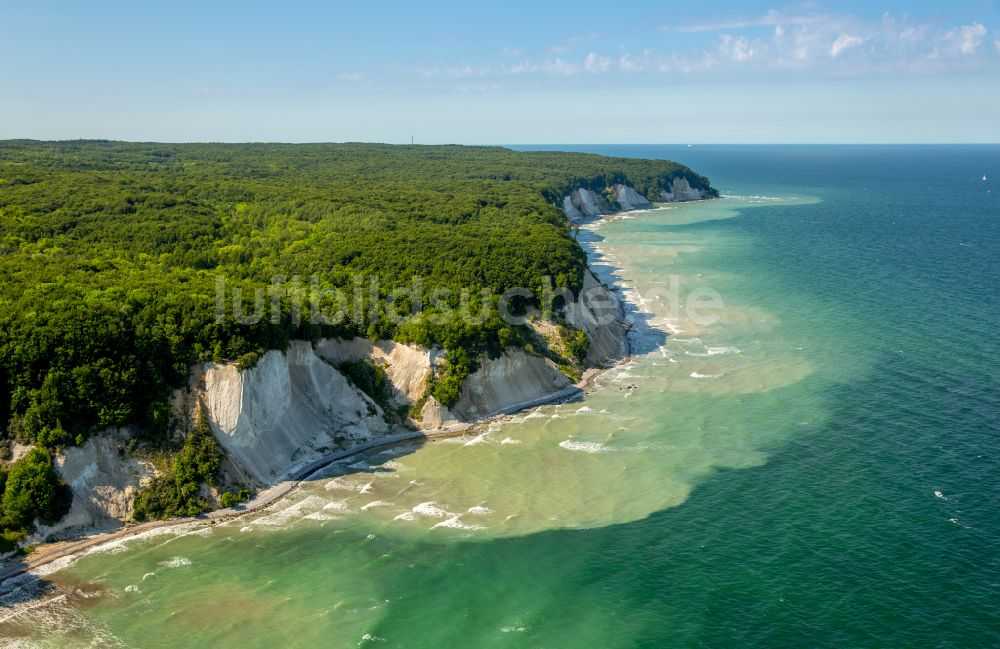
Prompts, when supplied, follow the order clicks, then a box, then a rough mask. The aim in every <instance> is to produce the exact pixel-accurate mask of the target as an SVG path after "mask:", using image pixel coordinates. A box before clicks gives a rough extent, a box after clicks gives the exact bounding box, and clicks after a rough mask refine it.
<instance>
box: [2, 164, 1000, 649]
mask: <svg viewBox="0 0 1000 649" xmlns="http://www.w3.org/2000/svg"><path fill="white" fill-rule="evenodd" d="M518 148H521V149H525V150H527V149H546V150H551V149H557V150H572V151H585V152H592V153H600V154H605V155H614V156H626V157H644V158H665V159H671V160H677V161H679V162H682V163H684V164H686V165H688V166H690V167H691V168H693V169H695V170H696V171H697V172H699V173H701V174H703V175H705V176H708V177H709V178H710V179H711V181H712V184H713V186H715V187H717V188H718V189H719V190H720V191H721V192H722V198H720V199H718V200H713V201H705V202H697V203H686V204H673V205H668V206H664V207H662V208H658V209H653V210H648V211H640V212H633V213H628V214H625V215H619V216H618V217H615V218H609V219H604V220H601V221H597V222H594V223H591V224H588V225H586V226H584V227H583V228H582V229H581V231H580V233H579V239H580V241H581V243H582V245H584V246H585V247H586V248H587V249H588V251H589V252H590V253H591V255H592V259H593V265H594V267H595V269H596V271H597V272H598V274H599V275H600V276H601V278H602V279H604V280H605V281H607V282H609V283H612V284H613V285H614V286H615V287H616V290H619V291H620V292H621V294H622V295H623V296H624V297H626V298H627V299H628V300H629V301H630V304H631V305H632V306H631V307H630V318H631V319H632V321H633V331H632V342H633V346H634V349H635V356H634V357H633V358H632V359H631V360H630V361H628V362H626V363H623V364H620V365H618V366H615V367H614V368H612V369H610V370H608V371H607V372H605V373H603V374H602V375H600V376H599V377H598V378H597V379H596V380H595V381H594V383H593V384H592V385H591V387H590V388H589V389H588V391H587V393H586V395H585V396H584V397H583V398H582V399H580V400H577V401H573V402H568V403H562V404H555V405H547V406H543V407H538V408H534V409H531V410H529V411H526V412H522V413H519V414H517V415H515V416H512V417H508V418H506V419H504V420H499V421H496V422H493V423H491V424H489V425H486V426H484V427H480V428H478V429H476V430H474V431H473V432H472V433H470V434H468V435H464V436H457V437H451V438H446V439H439V440H434V441H426V442H424V443H410V444H408V445H401V446H396V447H392V448H385V449H377V450H374V451H371V452H369V453H366V454H362V455H359V456H355V457H352V458H349V459H347V460H344V461H342V462H339V463H337V464H335V465H332V466H331V467H330V468H329V469H328V470H326V471H325V472H324V473H322V474H321V475H318V476H315V477H314V478H312V479H311V480H309V481H308V483H306V484H305V485H304V486H303V487H302V488H301V489H299V490H297V491H296V492H294V493H293V494H292V495H290V496H289V497H286V498H284V499H282V500H280V501H279V502H277V503H275V504H273V505H271V506H269V507H268V508H266V509H265V510H263V511H258V512H254V513H252V514H249V515H246V516H244V517H242V518H239V519H235V520H232V521H229V522H225V523H220V524H216V525H210V524H207V523H194V524H189V525H184V526H181V527H176V528H170V529H166V530H158V531H157V532H155V533H152V534H149V535H147V536H143V537H138V538H135V539H131V540H128V541H122V542H118V543H116V544H112V545H109V546H104V547H101V548H100V549H99V550H97V551H93V552H90V553H86V554H83V556H80V557H78V558H76V559H75V560H73V561H63V562H59V563H57V564H55V565H53V566H49V567H47V568H46V569H43V570H42V571H40V572H39V573H37V574H34V575H31V576H30V577H23V578H22V580H21V582H19V583H17V584H13V585H12V584H7V585H5V586H4V590H5V591H6V594H5V595H4V596H3V598H0V646H10V647H178V648H185V649H190V648H192V647H212V648H216V649H224V648H230V647H231V648H238V649H251V648H255V647H262V648H263V647H281V648H295V647H345V648H348V647H350V648H358V647H385V648H390V647H406V648H435V649H438V648H442V647H545V648H549V647H551V648H560V647H565V648H567V649H570V648H571V649H583V648H589V647H594V648H615V647H725V648H730V647H838V648H839V647H937V648H942V647H987V646H1000V146H847V145H845V146H777V145H775V146H722V145H719V146H702V145H695V146H687V145H674V146H655V145H648V146H624V145H622V146H610V145H609V146H566V145H560V146H543V145H538V146H531V147H518Z"/></svg>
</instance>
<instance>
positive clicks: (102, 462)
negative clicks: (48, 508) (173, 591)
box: [29, 430, 156, 543]
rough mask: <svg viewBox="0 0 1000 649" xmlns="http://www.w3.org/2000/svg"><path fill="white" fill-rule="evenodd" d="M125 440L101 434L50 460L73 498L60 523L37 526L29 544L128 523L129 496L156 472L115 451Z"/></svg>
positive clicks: (115, 434) (115, 433)
mask: <svg viewBox="0 0 1000 649" xmlns="http://www.w3.org/2000/svg"><path fill="white" fill-rule="evenodd" d="M128 439H129V435H128V433H127V432H125V431H119V430H111V431H106V432H104V433H102V434H100V435H96V436H94V437H92V438H90V439H88V440H87V442H86V443H85V444H84V445H83V446H73V447H67V448H66V449H64V450H63V451H62V453H61V454H59V455H58V456H57V457H56V460H55V467H56V470H57V471H58V472H59V474H60V475H61V476H62V478H63V479H64V480H65V481H66V482H67V484H68V485H69V487H70V489H71V491H72V492H73V502H72V505H71V506H70V510H69V513H68V514H66V516H64V517H63V518H62V520H60V521H59V522H58V523H56V524H55V525H52V526H45V525H39V526H38V528H37V529H36V530H35V532H34V533H33V534H32V535H31V539H30V540H29V542H31V543H36V542H41V541H44V540H45V539H46V538H48V537H50V536H55V537H59V538H61V537H65V536H68V535H73V534H81V533H89V532H106V531H110V530H114V529H117V528H119V527H121V526H122V521H127V520H129V519H130V518H131V517H132V503H133V501H134V499H135V494H136V493H137V491H138V489H139V487H140V486H141V485H143V484H144V483H145V482H146V481H147V480H149V479H151V478H152V477H153V476H155V475H156V470H155V469H154V468H153V466H152V465H151V464H149V463H148V462H142V461H139V460H136V459H134V458H132V457H129V456H128V454H126V453H124V452H123V451H122V450H120V449H121V448H122V447H124V446H125V444H126V443H127V442H128Z"/></svg>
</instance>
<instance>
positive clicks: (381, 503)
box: [361, 500, 392, 512]
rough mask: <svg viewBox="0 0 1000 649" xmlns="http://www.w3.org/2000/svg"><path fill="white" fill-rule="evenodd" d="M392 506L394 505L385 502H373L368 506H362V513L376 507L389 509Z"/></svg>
mask: <svg viewBox="0 0 1000 649" xmlns="http://www.w3.org/2000/svg"><path fill="white" fill-rule="evenodd" d="M390 505H392V503H387V502H385V501H384V500H373V501H371V502H370V503H368V504H367V505H362V506H361V511H363V512H366V511H368V510H369V509H374V508H375V507H388V506H390Z"/></svg>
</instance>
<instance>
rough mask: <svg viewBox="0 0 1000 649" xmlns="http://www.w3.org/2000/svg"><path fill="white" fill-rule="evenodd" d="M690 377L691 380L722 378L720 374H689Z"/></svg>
mask: <svg viewBox="0 0 1000 649" xmlns="http://www.w3.org/2000/svg"><path fill="white" fill-rule="evenodd" d="M690 376H691V378H692V379H717V378H719V377H720V376H722V374H702V373H701V372H691V374H690Z"/></svg>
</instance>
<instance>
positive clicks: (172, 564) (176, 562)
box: [159, 557, 191, 568]
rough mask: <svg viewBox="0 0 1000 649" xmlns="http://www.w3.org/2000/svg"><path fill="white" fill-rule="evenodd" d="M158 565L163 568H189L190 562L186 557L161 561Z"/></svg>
mask: <svg viewBox="0 0 1000 649" xmlns="http://www.w3.org/2000/svg"><path fill="white" fill-rule="evenodd" d="M159 565H161V566H163V567H164V568H183V567H184V566H190V565H191V560H190V559H188V558H187V557H174V558H173V559H169V560H167V561H161V562H160V564H159Z"/></svg>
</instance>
